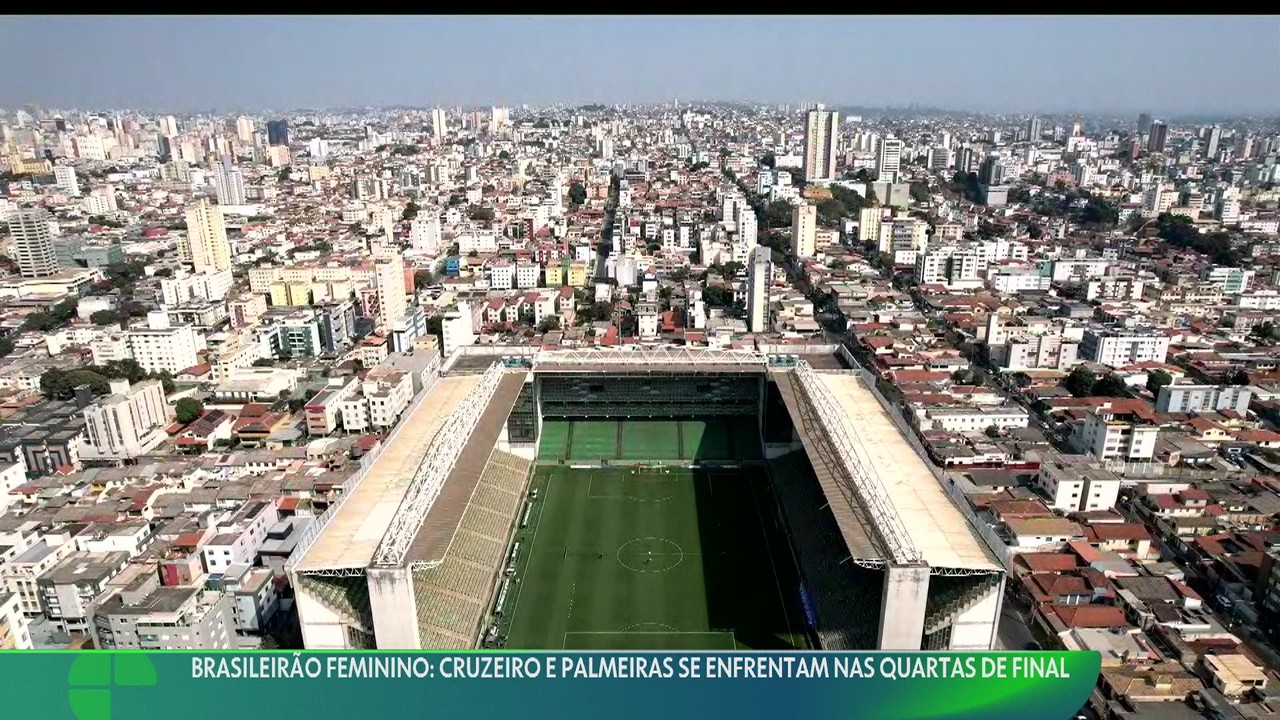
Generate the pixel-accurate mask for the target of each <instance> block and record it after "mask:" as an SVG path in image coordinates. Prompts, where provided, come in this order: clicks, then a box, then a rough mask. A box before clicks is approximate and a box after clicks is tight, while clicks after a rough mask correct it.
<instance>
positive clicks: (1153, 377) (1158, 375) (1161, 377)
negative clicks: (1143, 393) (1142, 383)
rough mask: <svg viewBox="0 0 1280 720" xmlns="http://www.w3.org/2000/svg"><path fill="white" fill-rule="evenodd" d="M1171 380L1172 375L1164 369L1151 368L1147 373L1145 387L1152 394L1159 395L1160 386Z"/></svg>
mask: <svg viewBox="0 0 1280 720" xmlns="http://www.w3.org/2000/svg"><path fill="white" fill-rule="evenodd" d="M1171 382H1173V376H1172V375H1170V374H1169V373H1167V372H1165V371H1164V370H1152V371H1151V372H1149V373H1147V389H1148V390H1150V391H1151V394H1152V395H1157V396H1158V395H1159V394H1160V388H1162V387H1164V386H1165V385H1168V384H1169V383H1171Z"/></svg>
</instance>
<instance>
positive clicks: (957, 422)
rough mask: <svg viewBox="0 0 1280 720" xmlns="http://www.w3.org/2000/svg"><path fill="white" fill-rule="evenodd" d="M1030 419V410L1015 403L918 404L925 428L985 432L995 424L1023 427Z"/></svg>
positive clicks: (996, 425)
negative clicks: (981, 404)
mask: <svg viewBox="0 0 1280 720" xmlns="http://www.w3.org/2000/svg"><path fill="white" fill-rule="evenodd" d="M1028 422H1029V420H1028V416H1027V411H1026V410H1023V409H1022V408H1021V407H1018V406H1016V405H1011V406H1007V407H995V408H976V407H956V406H953V405H944V406H937V407H920V408H916V423H917V424H918V425H919V426H920V428H921V429H922V430H945V431H947V432H953V433H971V432H983V431H984V430H986V429H987V428H989V427H992V426H995V427H996V428H997V429H999V430H1005V429H1008V428H1023V427H1026V426H1027V423H1028Z"/></svg>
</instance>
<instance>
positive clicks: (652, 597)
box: [503, 466, 808, 650]
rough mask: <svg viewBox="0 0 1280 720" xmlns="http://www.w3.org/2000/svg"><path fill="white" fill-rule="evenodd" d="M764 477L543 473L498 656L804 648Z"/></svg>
mask: <svg viewBox="0 0 1280 720" xmlns="http://www.w3.org/2000/svg"><path fill="white" fill-rule="evenodd" d="M767 483H768V481H767V478H766V476H765V472H764V470H763V469H761V468H744V469H732V470H730V469H720V470H714V471H712V470H699V469H689V468H666V469H660V468H606V469H598V468H593V469H575V468H571V467H565V466H557V467H541V468H539V469H538V470H537V471H536V472H535V474H534V477H533V481H532V486H531V487H532V488H536V489H537V491H538V498H537V499H536V500H534V501H532V502H533V508H532V511H531V512H530V520H529V523H528V525H527V526H526V527H524V528H521V529H519V530H518V531H517V536H516V542H518V543H519V544H520V550H519V557H518V559H517V562H516V574H515V582H514V583H513V587H512V591H511V596H512V597H511V598H509V599H508V600H507V603H506V606H505V607H504V608H503V610H504V612H505V615H504V618H505V623H504V624H506V625H507V627H506V629H507V633H508V634H507V642H506V646H507V647H509V648H525V649H578V650H605V649H618V650H630V649H655V650H720V649H728V650H731V649H734V648H738V649H753V650H768V649H791V648H807V647H808V644H807V643H806V641H805V637H804V624H803V620H802V619H801V618H802V617H803V616H802V615H800V614H799V607H798V606H799V601H798V590H797V581H796V577H795V570H794V567H793V564H792V562H793V561H792V559H791V555H790V550H789V549H788V548H787V546H786V545H785V544H784V540H783V538H782V537H781V530H780V529H779V528H778V527H777V519H776V518H777V514H776V512H775V510H774V505H773V499H772V494H771V491H770V489H769V487H768V484H767Z"/></svg>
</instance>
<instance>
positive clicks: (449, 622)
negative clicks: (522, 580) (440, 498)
mask: <svg viewBox="0 0 1280 720" xmlns="http://www.w3.org/2000/svg"><path fill="white" fill-rule="evenodd" d="M531 465H532V463H531V462H530V461H528V460H525V459H523V458H519V457H516V456H515V455H511V454H509V453H504V452H499V451H495V452H494V453H493V456H492V457H491V458H490V459H489V462H488V464H487V465H486V466H485V469H484V472H483V473H482V474H481V475H480V480H479V483H478V484H477V485H476V490H475V493H474V494H473V495H472V497H471V502H470V503H469V504H468V506H467V508H466V510H464V511H463V514H462V520H461V521H460V523H459V525H458V531H457V533H456V534H455V535H454V537H453V542H452V543H451V544H450V546H449V551H448V553H447V554H446V555H445V558H444V560H443V561H442V562H441V563H440V564H439V565H438V566H436V567H433V568H420V569H416V570H414V571H413V585H414V595H415V597H416V600H417V605H418V636H419V640H420V642H421V643H422V647H429V648H442V649H452V648H470V647H474V645H475V643H476V638H477V636H478V633H479V629H480V627H481V623H482V621H483V620H484V619H485V617H486V616H487V613H488V611H489V604H490V602H491V598H492V596H493V591H494V588H495V586H496V585H497V579H498V577H499V573H500V571H501V569H502V567H503V565H504V564H505V562H506V555H507V543H508V539H509V536H510V533H511V528H512V526H513V525H514V524H515V523H516V521H517V514H518V513H519V511H520V508H521V507H522V506H523V503H524V489H525V484H526V483H527V482H528V477H529V469H530V467H531Z"/></svg>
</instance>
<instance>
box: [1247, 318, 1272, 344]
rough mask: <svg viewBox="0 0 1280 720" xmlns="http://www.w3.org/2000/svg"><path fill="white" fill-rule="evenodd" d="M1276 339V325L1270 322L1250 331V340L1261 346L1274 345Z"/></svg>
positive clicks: (1255, 326)
mask: <svg viewBox="0 0 1280 720" xmlns="http://www.w3.org/2000/svg"><path fill="white" fill-rule="evenodd" d="M1276 338H1277V332H1276V324H1275V323H1274V322H1272V321H1270V320H1267V321H1265V322H1263V323H1261V324H1258V325H1254V326H1253V328H1251V329H1250V330H1249V339H1251V340H1253V341H1254V342H1256V343H1258V344H1260V345H1271V344H1274V343H1275V341H1276Z"/></svg>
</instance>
